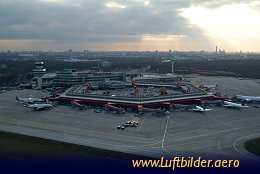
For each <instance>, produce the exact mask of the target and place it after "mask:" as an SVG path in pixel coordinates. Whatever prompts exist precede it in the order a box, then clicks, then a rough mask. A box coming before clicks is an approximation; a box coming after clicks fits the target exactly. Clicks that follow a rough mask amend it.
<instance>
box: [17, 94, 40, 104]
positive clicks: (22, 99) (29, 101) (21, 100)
mask: <svg viewBox="0 0 260 174" xmlns="http://www.w3.org/2000/svg"><path fill="white" fill-rule="evenodd" d="M16 100H17V101H20V102H28V103H34V102H44V100H43V99H41V98H20V97H19V96H18V95H16Z"/></svg>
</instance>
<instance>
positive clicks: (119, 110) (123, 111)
mask: <svg viewBox="0 0 260 174" xmlns="http://www.w3.org/2000/svg"><path fill="white" fill-rule="evenodd" d="M105 107H106V108H107V110H109V109H110V110H113V111H115V113H117V114H124V113H125V110H124V109H123V108H121V107H116V106H113V105H112V103H107V104H106V105H105Z"/></svg>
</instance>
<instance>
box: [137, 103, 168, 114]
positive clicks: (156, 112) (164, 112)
mask: <svg viewBox="0 0 260 174" xmlns="http://www.w3.org/2000/svg"><path fill="white" fill-rule="evenodd" d="M138 111H139V114H141V113H144V112H152V113H154V114H156V115H158V116H159V115H163V116H165V115H169V114H170V113H169V111H167V110H165V109H163V110H162V109H153V108H144V107H143V106H142V105H139V106H138Z"/></svg>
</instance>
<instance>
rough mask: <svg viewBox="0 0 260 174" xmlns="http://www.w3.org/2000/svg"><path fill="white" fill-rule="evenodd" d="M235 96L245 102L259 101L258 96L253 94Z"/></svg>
mask: <svg viewBox="0 0 260 174" xmlns="http://www.w3.org/2000/svg"><path fill="white" fill-rule="evenodd" d="M235 98H236V99H238V100H241V101H246V102H252V101H256V102H260V96H259V97H255V96H244V95H236V96H235Z"/></svg>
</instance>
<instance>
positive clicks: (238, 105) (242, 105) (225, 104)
mask: <svg viewBox="0 0 260 174" xmlns="http://www.w3.org/2000/svg"><path fill="white" fill-rule="evenodd" d="M223 106H225V107H228V108H238V109H239V108H247V107H248V106H245V105H244V104H238V103H233V102H229V101H224V105H223Z"/></svg>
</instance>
